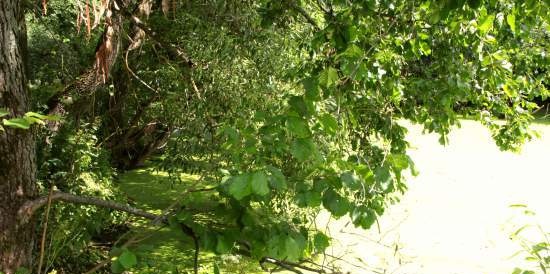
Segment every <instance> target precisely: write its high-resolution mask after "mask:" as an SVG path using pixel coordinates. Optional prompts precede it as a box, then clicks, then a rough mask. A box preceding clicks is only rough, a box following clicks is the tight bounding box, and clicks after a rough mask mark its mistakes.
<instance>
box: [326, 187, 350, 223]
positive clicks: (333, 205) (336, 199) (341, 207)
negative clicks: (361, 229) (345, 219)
mask: <svg viewBox="0 0 550 274" xmlns="http://www.w3.org/2000/svg"><path fill="white" fill-rule="evenodd" d="M323 206H324V207H325V208H326V209H327V210H328V211H330V213H332V215H333V216H334V217H336V218H338V217H342V216H344V215H346V213H347V212H348V211H349V207H350V204H349V202H348V200H347V199H346V198H344V197H342V196H341V195H340V194H338V193H336V191H334V190H332V189H328V190H327V191H325V193H324V194H323Z"/></svg>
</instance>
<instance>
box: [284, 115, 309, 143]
mask: <svg viewBox="0 0 550 274" xmlns="http://www.w3.org/2000/svg"><path fill="white" fill-rule="evenodd" d="M286 126H287V128H288V130H289V131H290V132H292V133H293V134H294V135H296V137H298V138H307V137H309V136H311V132H310V131H309V126H308V124H307V121H306V120H304V119H302V118H299V117H293V116H291V117H288V119H287V121H286Z"/></svg>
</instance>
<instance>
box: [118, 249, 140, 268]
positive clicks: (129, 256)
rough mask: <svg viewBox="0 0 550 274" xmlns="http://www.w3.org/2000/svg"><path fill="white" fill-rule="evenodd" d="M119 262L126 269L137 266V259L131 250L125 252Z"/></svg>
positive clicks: (119, 257)
mask: <svg viewBox="0 0 550 274" xmlns="http://www.w3.org/2000/svg"><path fill="white" fill-rule="evenodd" d="M118 261H119V262H120V264H121V265H122V266H123V267H124V268H125V269H130V268H132V267H133V266H134V265H136V264H137V257H136V254H134V253H133V252H132V251H130V250H124V251H123V252H122V254H120V256H118Z"/></svg>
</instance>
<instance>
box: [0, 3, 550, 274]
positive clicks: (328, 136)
mask: <svg viewBox="0 0 550 274" xmlns="http://www.w3.org/2000/svg"><path fill="white" fill-rule="evenodd" d="M11 2H14V3H18V2H19V1H11ZM21 2H22V3H20V4H21V5H22V6H24V7H25V9H24V16H25V18H26V22H27V29H28V30H27V35H28V54H27V56H28V58H26V60H27V63H28V66H27V70H26V77H27V79H28V86H29V89H30V94H31V100H30V102H29V103H28V104H27V105H26V106H24V109H25V111H23V112H21V110H19V109H13V108H12V107H11V106H10V105H9V104H8V103H5V102H4V101H5V100H9V96H10V95H5V96H4V95H2V96H4V99H3V100H4V101H3V100H2V99H0V117H2V118H0V119H2V127H0V130H2V132H3V133H0V134H7V135H6V136H10V134H12V135H14V136H15V134H16V133H17V132H21V131H27V132H31V134H32V135H33V136H34V138H35V141H36V153H35V154H36V155H31V156H29V157H33V158H36V166H37V169H38V171H37V172H36V175H34V174H33V176H35V178H36V179H37V181H36V185H37V186H38V190H37V191H36V192H34V195H32V196H33V197H31V198H33V199H28V200H27V201H26V202H25V203H24V204H21V205H20V207H19V208H17V209H16V211H18V212H20V213H18V214H19V215H21V212H22V211H21V209H24V210H23V212H27V213H25V214H22V215H25V216H23V217H21V216H20V218H22V219H27V218H29V220H30V221H28V223H31V224H32V223H33V222H34V221H32V220H34V219H32V218H30V215H36V214H33V213H34V212H35V211H36V212H41V213H42V211H39V209H40V208H42V207H46V205H47V207H48V208H49V207H50V205H49V204H50V202H51V201H56V200H62V201H66V202H69V204H65V205H63V206H62V207H61V209H59V213H58V214H57V216H58V217H57V219H55V220H53V221H51V222H53V223H54V224H55V225H59V226H64V227H65V228H66V229H67V230H73V229H76V228H75V227H74V226H73V225H74V224H85V225H84V226H85V227H86V229H85V230H86V231H87V233H84V234H81V236H79V237H80V238H79V241H81V242H82V244H84V243H86V242H87V241H89V240H90V239H89V237H92V235H94V233H97V231H99V230H100V228H102V227H104V226H105V225H106V224H110V223H117V222H120V220H122V219H127V218H128V217H127V216H126V215H121V214H119V213H114V212H112V211H108V210H104V209H102V208H111V209H116V210H119V211H123V212H127V213H129V214H134V215H138V216H141V217H144V218H147V219H151V220H153V221H152V224H153V225H159V224H160V225H170V226H171V227H173V228H174V229H178V230H182V231H183V232H184V233H185V234H186V235H188V236H191V237H192V238H193V239H194V241H195V243H196V245H197V246H196V248H197V252H198V250H201V251H203V250H207V251H210V252H214V253H215V254H226V253H239V254H243V255H246V256H249V257H251V258H254V259H256V260H258V261H260V262H262V263H263V262H266V261H267V262H271V263H276V264H279V265H281V266H286V267H291V268H294V267H298V266H296V264H297V263H304V262H305V261H304V260H306V259H309V258H312V257H314V256H315V255H316V254H321V253H323V252H324V250H325V249H326V248H327V247H328V246H329V244H330V235H327V234H328V233H326V232H325V231H323V230H322V229H317V228H316V227H315V226H314V225H313V224H314V220H315V216H316V215H317V214H318V213H319V212H320V211H321V210H323V209H324V210H327V211H328V212H330V214H331V216H332V217H333V218H341V217H344V216H348V217H349V218H350V219H351V221H352V222H353V224H354V225H355V226H357V227H362V228H365V229H368V228H370V227H371V226H372V225H373V224H375V222H376V220H377V218H378V217H379V216H381V215H382V214H383V213H384V209H385V208H386V205H387V204H388V203H389V202H394V201H397V200H398V198H399V195H400V194H401V193H403V192H404V191H406V189H407V187H406V183H405V180H404V172H407V171H410V172H411V173H412V174H413V175H414V174H416V172H417V170H416V169H415V167H414V163H413V161H412V160H411V158H410V157H409V156H408V155H407V148H408V143H407V141H406V140H405V135H406V133H407V129H406V127H405V126H404V123H403V122H404V121H406V120H408V121H412V122H413V123H417V124H421V125H423V127H424V128H425V130H426V131H427V132H436V133H438V134H440V136H441V138H440V142H441V143H442V144H446V143H448V142H449V141H452V140H448V134H449V132H450V130H451V129H452V128H453V127H454V126H459V125H460V120H459V119H460V118H461V117H470V118H474V119H476V120H479V121H480V122H481V123H483V124H484V125H486V126H487V127H488V128H489V129H490V130H491V132H492V134H493V137H494V139H495V141H496V143H497V145H498V146H499V147H501V148H502V149H505V150H513V151H519V150H520V148H521V145H522V144H523V143H524V142H526V141H527V140H529V139H531V138H533V137H535V136H536V132H534V131H532V130H530V129H529V123H530V122H531V121H532V120H533V119H534V118H533V112H534V111H535V110H536V109H537V108H538V107H539V106H538V105H537V104H536V103H535V101H536V100H539V101H540V100H541V99H542V100H544V99H546V98H547V96H548V94H549V93H548V89H547V87H548V76H549V70H548V66H549V65H550V59H549V56H548V53H547V51H548V49H549V48H550V47H549V46H550V45H549V41H550V40H549V38H550V37H549V31H550V25H549V22H548V18H550V17H549V8H550V2H549V1H536V0H528V1H511V0H468V1H466V0H435V1H405V0H396V1H390V0H362V1H350V0H299V1H293V0H282V1H280V0H259V1H228V0H190V1H174V0H162V1H152V0H138V1H132V0H101V1H99V0H71V1H65V0H49V1H45V0H44V1H43V3H40V5H37V6H34V5H33V4H31V3H30V2H25V1H21ZM6 5H8V4H6ZM0 6H1V4H0ZM0 20H2V13H0ZM2 33H8V32H7V31H4V29H2ZM14 43H15V42H14ZM3 50H4V48H2V50H0V55H1V51H3ZM0 60H3V59H0ZM0 71H1V67H0ZM2 75H3V74H0V76H2ZM6 75H7V74H6ZM2 79H3V78H2V77H0V87H2V85H1V83H2V81H1V80H2ZM5 90H7V89H5ZM5 90H1V91H3V92H4V91H5ZM6 94H7V93H6ZM0 142H2V140H0ZM16 149H17V148H13V150H16ZM31 151H32V150H31ZM28 152H29V151H17V152H15V153H28ZM30 153H33V152H30ZM33 154H34V153H33ZM144 165H147V166H150V167H153V168H155V169H158V170H162V171H166V172H168V174H170V176H171V178H172V179H173V181H174V183H175V184H178V183H179V184H183V183H184V182H180V181H179V179H178V178H180V175H179V174H180V173H182V172H186V173H192V174H197V176H198V179H197V182H198V183H193V184H189V185H188V187H187V190H186V191H184V192H182V193H179V194H178V197H179V198H178V199H177V201H175V202H174V203H173V205H172V207H170V208H168V209H167V210H166V211H165V212H162V213H161V214H160V215H155V214H152V213H147V212H144V211H141V210H139V209H136V208H141V207H140V205H139V204H138V205H132V206H128V205H125V202H126V201H125V198H124V194H123V193H121V192H120V191H119V190H118V188H117V186H116V180H114V178H115V177H116V174H117V173H122V172H124V170H128V169H133V168H136V167H140V166H144ZM0 167H1V168H2V169H8V168H9V166H8V165H7V164H6V166H0ZM20 172H31V173H32V172H33V171H32V170H31V171H20ZM0 178H2V177H1V176H0ZM151 183H153V182H151ZM5 184H9V182H6V183H5ZM92 185H94V186H100V187H94V186H92ZM10 189H13V188H10ZM51 189H55V191H53V192H52V191H49V190H51ZM11 191H12V192H13V191H15V190H11ZM48 193H49V194H48ZM195 193H201V194H202V195H203V196H202V198H201V199H195V198H192V197H194V196H193V195H194V194H195ZM0 195H1V194H0ZM40 195H42V196H40ZM39 196H40V197H39ZM81 196H82V197H81ZM0 197H2V196H0ZM48 197H49V199H48ZM0 200H2V199H1V198H0ZM105 200H113V201H117V203H115V202H113V201H107V202H106V201H105ZM70 203H79V204H89V205H94V206H98V207H75V206H72V205H70ZM6 212H7V209H6V210H2V209H0V214H7V213H6ZM42 215H47V214H46V213H43V214H42ZM60 216H66V217H60ZM87 218H90V219H92V220H86V219H87ZM2 222H3V221H2V219H1V218H0V228H2V227H3V226H2V225H1V224H2ZM90 223H93V224H90ZM5 226H6V227H7V225H5ZM41 227H43V226H41ZM44 231H46V229H44ZM31 233H35V232H31ZM0 235H3V234H1V233H0ZM6 235H9V234H6ZM6 237H7V236H6ZM52 237H54V236H52ZM0 239H2V238H0ZM124 247H127V246H124ZM21 248H26V247H21ZM7 249H9V248H6V247H4V246H3V245H2V244H0V255H1V254H8V253H6V252H7V251H6V250H7ZM65 252H66V251H65ZM68 253H69V252H68ZM115 255H116V256H118V260H116V261H113V263H112V268H111V269H112V271H113V272H121V271H122V270H124V269H130V268H131V267H132V266H134V265H135V262H134V261H135V255H133V254H132V253H131V251H129V250H128V249H121V247H120V246H115V247H113V252H112V253H111V256H115ZM59 260H60V261H59V262H62V258H59ZM269 260H272V261H269ZM19 262H24V263H17V265H16V266H17V267H19V266H25V267H28V268H33V269H36V265H37V264H38V262H31V261H29V260H28V259H23V260H20V261H19ZM10 264H11V262H10V261H7V262H4V261H3V260H1V259H0V270H1V269H2V268H4V269H5V270H4V271H5V272H7V273H12V272H13V271H14V269H15V268H13V267H14V266H13V265H10ZM32 264H34V265H32ZM58 265H61V264H58ZM38 267H39V268H40V266H38ZM298 268H299V267H298ZM195 271H196V270H195ZM218 271H219V270H218ZM222 272H223V269H222Z"/></svg>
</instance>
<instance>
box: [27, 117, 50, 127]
mask: <svg viewBox="0 0 550 274" xmlns="http://www.w3.org/2000/svg"><path fill="white" fill-rule="evenodd" d="M23 119H25V120H27V122H29V124H31V125H32V124H40V125H45V124H46V123H44V121H42V120H41V119H38V118H35V117H30V116H25V117H23Z"/></svg>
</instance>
